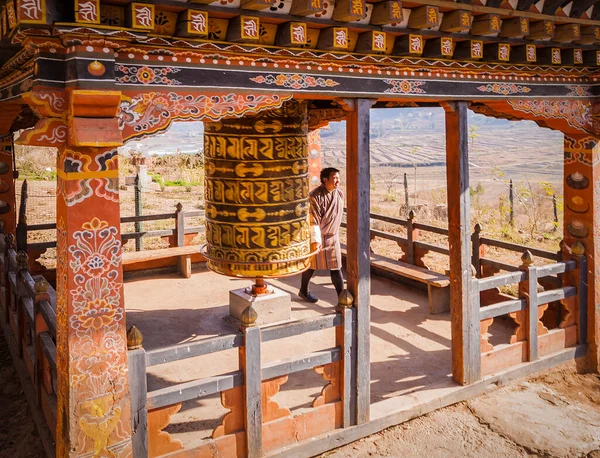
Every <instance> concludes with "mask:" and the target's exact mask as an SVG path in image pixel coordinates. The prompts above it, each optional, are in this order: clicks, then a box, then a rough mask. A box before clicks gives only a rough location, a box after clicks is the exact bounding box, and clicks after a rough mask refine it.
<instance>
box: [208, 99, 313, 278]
mask: <svg viewBox="0 0 600 458" xmlns="http://www.w3.org/2000/svg"><path fill="white" fill-rule="evenodd" d="M307 134H308V129H307V105H306V102H302V101H295V100H292V101H289V102H285V103H284V104H283V106H282V107H281V108H278V109H273V110H268V111H264V112H261V113H259V114H257V115H254V116H246V117H244V118H238V119H224V120H221V121H218V122H207V123H205V126H204V168H205V182H204V189H205V206H206V240H207V244H206V248H205V254H206V258H207V265H208V267H209V269H211V270H213V271H215V272H218V273H221V274H224V275H230V276H236V277H249V278H272V277H282V276H286V275H292V274H295V273H298V272H301V271H303V270H305V269H307V268H308V266H309V264H310V235H309V222H308V210H309V204H308V193H309V183H308V148H307Z"/></svg>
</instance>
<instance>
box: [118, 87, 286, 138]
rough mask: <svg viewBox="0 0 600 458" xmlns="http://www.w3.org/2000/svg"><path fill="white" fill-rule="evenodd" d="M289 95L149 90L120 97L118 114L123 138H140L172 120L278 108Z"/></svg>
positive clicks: (211, 117) (213, 117) (222, 115)
mask: <svg viewBox="0 0 600 458" xmlns="http://www.w3.org/2000/svg"><path fill="white" fill-rule="evenodd" d="M291 98H292V95H291V94H290V95H271V94H269V95H252V94H235V93H230V94H221V95H212V96H207V95H196V94H188V95H181V94H179V93H175V92H148V93H144V94H139V95H136V96H135V97H134V98H131V99H128V100H123V101H122V102H121V107H120V111H119V113H118V114H117V118H118V119H119V127H120V128H121V129H122V130H123V139H124V140H129V139H131V138H139V137H144V136H147V135H152V134H154V133H156V132H160V131H163V130H165V129H167V128H168V127H169V126H170V125H171V122H172V121H174V120H185V119H194V120H197V121H202V120H210V121H218V120H220V119H221V118H223V117H235V118H238V117H240V116H243V115H245V114H247V113H257V112H259V111H261V110H264V109H268V108H278V107H280V106H281V105H282V104H283V102H284V101H286V100H289V99H291Z"/></svg>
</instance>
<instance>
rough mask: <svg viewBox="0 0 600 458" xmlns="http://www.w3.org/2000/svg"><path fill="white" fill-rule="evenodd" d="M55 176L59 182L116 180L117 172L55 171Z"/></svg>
mask: <svg viewBox="0 0 600 458" xmlns="http://www.w3.org/2000/svg"><path fill="white" fill-rule="evenodd" d="M56 174H57V175H58V176H59V178H60V179H61V180H67V181H72V180H89V179H92V178H118V177H119V171H118V170H100V171H97V172H65V171H63V170H57V171H56Z"/></svg>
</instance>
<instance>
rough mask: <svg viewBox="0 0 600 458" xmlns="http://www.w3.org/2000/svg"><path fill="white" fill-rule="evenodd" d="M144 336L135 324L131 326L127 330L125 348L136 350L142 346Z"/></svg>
mask: <svg viewBox="0 0 600 458" xmlns="http://www.w3.org/2000/svg"><path fill="white" fill-rule="evenodd" d="M143 340H144V336H143V335H142V332H141V331H140V330H139V329H138V328H136V327H135V326H131V327H130V328H129V330H128V331H127V350H137V349H138V348H142V341H143Z"/></svg>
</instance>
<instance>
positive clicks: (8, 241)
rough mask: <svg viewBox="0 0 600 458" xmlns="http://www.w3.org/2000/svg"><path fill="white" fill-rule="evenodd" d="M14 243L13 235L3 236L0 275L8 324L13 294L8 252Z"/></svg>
mask: <svg viewBox="0 0 600 458" xmlns="http://www.w3.org/2000/svg"><path fill="white" fill-rule="evenodd" d="M14 241H15V237H14V235H12V234H11V233H10V232H9V233H8V234H6V235H5V236H4V245H5V249H4V272H3V273H2V278H3V280H4V286H5V289H4V301H5V302H4V314H5V316H4V321H5V322H6V323H9V322H10V310H11V305H10V304H11V296H12V295H13V294H14V291H12V289H11V287H10V279H9V278H8V274H9V272H10V267H11V266H10V257H9V250H10V249H12V248H13V244H14Z"/></svg>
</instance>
